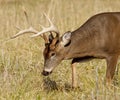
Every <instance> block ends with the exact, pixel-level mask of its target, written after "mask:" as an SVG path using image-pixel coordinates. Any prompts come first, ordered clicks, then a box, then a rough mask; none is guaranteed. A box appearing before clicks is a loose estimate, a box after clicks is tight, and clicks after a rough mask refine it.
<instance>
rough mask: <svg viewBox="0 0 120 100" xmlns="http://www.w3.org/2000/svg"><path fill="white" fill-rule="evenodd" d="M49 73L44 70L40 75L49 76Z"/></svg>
mask: <svg viewBox="0 0 120 100" xmlns="http://www.w3.org/2000/svg"><path fill="white" fill-rule="evenodd" d="M51 73H52V72H47V71H44V70H43V72H42V75H44V76H48V75H49V74H51Z"/></svg>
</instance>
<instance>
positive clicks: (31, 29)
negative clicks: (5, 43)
mask: <svg viewBox="0 0 120 100" xmlns="http://www.w3.org/2000/svg"><path fill="white" fill-rule="evenodd" d="M19 30H20V28H19ZM26 33H35V34H37V33H38V31H37V30H35V29H34V28H33V27H30V28H28V29H25V30H21V31H19V32H18V33H17V34H15V35H14V36H12V37H11V39H13V38H16V37H18V36H20V35H23V34H26Z"/></svg>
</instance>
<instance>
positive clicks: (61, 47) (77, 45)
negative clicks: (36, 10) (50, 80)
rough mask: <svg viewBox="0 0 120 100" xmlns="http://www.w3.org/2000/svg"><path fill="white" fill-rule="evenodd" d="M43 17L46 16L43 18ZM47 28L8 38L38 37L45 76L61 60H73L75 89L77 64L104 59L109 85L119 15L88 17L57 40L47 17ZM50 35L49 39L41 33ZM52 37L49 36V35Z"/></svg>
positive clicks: (118, 46) (117, 50)
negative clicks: (25, 35) (42, 46)
mask: <svg viewBox="0 0 120 100" xmlns="http://www.w3.org/2000/svg"><path fill="white" fill-rule="evenodd" d="M45 16H46V15H45ZM46 18H47V19H48V21H49V23H50V27H47V28H45V27H43V26H42V28H43V30H42V31H40V32H39V31H37V30H35V29H34V28H33V27H30V28H28V29H25V30H21V31H19V32H18V33H17V34H16V35H14V36H13V37H12V38H16V37H18V36H20V35H23V34H26V33H34V34H33V35H32V36H31V37H37V36H41V37H42V38H43V39H44V40H45V49H44V52H43V55H44V69H43V72H42V74H43V75H45V76H47V75H49V74H50V73H52V71H53V70H54V68H55V67H56V66H57V65H58V64H59V63H60V62H61V61H62V60H65V59H73V60H72V63H71V66H72V86H73V87H76V86H77V81H76V75H75V74H76V68H75V64H76V63H77V62H81V61H85V60H88V59H92V58H99V59H106V62H107V70H106V82H107V83H109V84H111V83H112V79H113V77H114V73H115V69H116V64H117V60H118V56H119V54H120V12H107V13H100V14H97V15H94V16H92V17H91V18H90V19H88V20H87V21H86V22H85V23H84V24H83V25H82V26H81V27H79V28H78V29H76V30H75V31H72V32H70V31H68V32H66V33H64V34H63V35H62V36H61V37H60V33H59V31H58V29H57V28H56V27H55V26H54V24H53V23H52V21H51V20H50V18H49V17H48V16H46ZM47 32H50V34H49V36H46V35H45V34H44V33H47ZM54 33H55V34H56V35H53V34H54Z"/></svg>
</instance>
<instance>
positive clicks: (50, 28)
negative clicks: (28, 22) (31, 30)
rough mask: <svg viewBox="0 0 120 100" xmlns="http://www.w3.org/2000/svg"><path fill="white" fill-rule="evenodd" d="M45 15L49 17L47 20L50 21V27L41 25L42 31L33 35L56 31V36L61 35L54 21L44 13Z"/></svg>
mask: <svg viewBox="0 0 120 100" xmlns="http://www.w3.org/2000/svg"><path fill="white" fill-rule="evenodd" d="M44 15H45V17H46V18H47V20H48V21H49V23H50V27H48V28H45V27H44V26H42V25H41V27H42V29H43V30H42V31H40V32H38V33H37V34H34V35H32V36H31V37H37V36H39V35H41V34H43V33H46V32H55V33H56V37H59V31H58V29H57V28H56V27H55V26H54V24H53V23H52V21H51V20H50V18H49V17H48V16H47V15H46V14H45V13H44Z"/></svg>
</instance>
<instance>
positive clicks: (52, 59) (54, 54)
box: [11, 14, 71, 76]
mask: <svg viewBox="0 0 120 100" xmlns="http://www.w3.org/2000/svg"><path fill="white" fill-rule="evenodd" d="M44 15H45V17H46V18H47V20H48V21H49V23H50V26H49V27H47V28H45V27H44V26H42V25H41V27H42V29H43V30H42V31H40V32H39V31H37V30H35V29H34V28H33V27H30V28H28V29H25V30H20V31H19V32H18V33H17V34H16V35H14V36H13V37H11V38H12V39H13V38H16V37H18V36H20V35H23V34H26V33H34V35H32V36H31V37H37V36H41V37H42V38H43V39H44V40H45V49H44V51H43V56H44V69H43V72H42V74H43V75H45V76H47V75H49V74H50V73H51V72H52V71H53V69H54V68H55V67H56V66H57V65H58V64H59V63H60V62H61V61H62V60H63V59H64V58H65V55H66V54H67V53H68V50H69V48H66V47H68V46H69V44H70V42H71V32H66V33H65V34H63V35H62V36H61V37H60V33H59V31H58V29H57V28H56V27H55V26H54V24H53V23H52V21H51V20H50V19H49V17H48V16H46V14H44ZM48 32H49V33H50V34H49V35H48V37H47V36H46V35H45V34H44V33H48ZM54 33H55V34H56V35H55V36H54V35H53V34H54Z"/></svg>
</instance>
